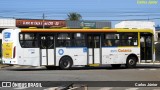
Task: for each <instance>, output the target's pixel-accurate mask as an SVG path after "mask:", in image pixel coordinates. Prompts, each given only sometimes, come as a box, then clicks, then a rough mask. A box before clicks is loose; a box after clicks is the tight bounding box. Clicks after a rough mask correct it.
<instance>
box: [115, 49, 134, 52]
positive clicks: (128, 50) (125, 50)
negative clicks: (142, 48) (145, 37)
mask: <svg viewBox="0 0 160 90" xmlns="http://www.w3.org/2000/svg"><path fill="white" fill-rule="evenodd" d="M118 52H132V50H131V49H118Z"/></svg>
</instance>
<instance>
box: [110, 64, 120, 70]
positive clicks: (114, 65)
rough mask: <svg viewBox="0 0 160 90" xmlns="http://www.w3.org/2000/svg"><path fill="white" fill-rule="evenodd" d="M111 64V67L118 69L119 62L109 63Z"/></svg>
mask: <svg viewBox="0 0 160 90" xmlns="http://www.w3.org/2000/svg"><path fill="white" fill-rule="evenodd" d="M111 66H112V68H116V69H118V68H120V67H121V64H111Z"/></svg>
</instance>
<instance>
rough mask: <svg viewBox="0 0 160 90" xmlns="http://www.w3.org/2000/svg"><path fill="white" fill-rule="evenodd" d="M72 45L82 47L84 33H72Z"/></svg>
mask: <svg viewBox="0 0 160 90" xmlns="http://www.w3.org/2000/svg"><path fill="white" fill-rule="evenodd" d="M72 46H75V47H84V46H86V44H85V35H84V34H82V33H74V34H73V38H72Z"/></svg>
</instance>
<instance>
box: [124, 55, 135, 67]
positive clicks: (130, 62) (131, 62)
mask: <svg viewBox="0 0 160 90" xmlns="http://www.w3.org/2000/svg"><path fill="white" fill-rule="evenodd" d="M136 64H137V58H136V57H128V59H127V62H126V67H127V68H134V67H136Z"/></svg>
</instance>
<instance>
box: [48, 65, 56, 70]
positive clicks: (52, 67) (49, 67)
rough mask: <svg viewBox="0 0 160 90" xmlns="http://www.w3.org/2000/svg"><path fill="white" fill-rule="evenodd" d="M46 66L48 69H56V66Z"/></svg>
mask: <svg viewBox="0 0 160 90" xmlns="http://www.w3.org/2000/svg"><path fill="white" fill-rule="evenodd" d="M46 68H47V69H48V70H55V69H58V67H57V66H46Z"/></svg>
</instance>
